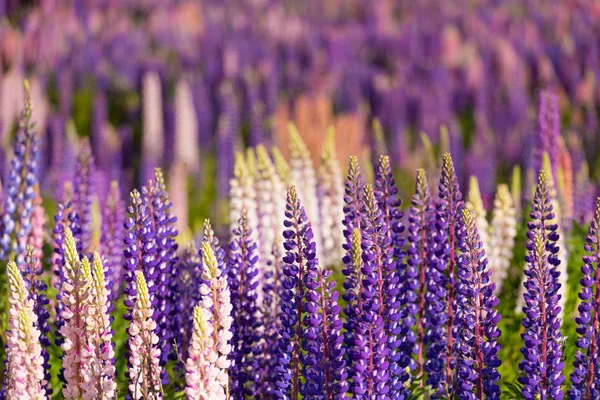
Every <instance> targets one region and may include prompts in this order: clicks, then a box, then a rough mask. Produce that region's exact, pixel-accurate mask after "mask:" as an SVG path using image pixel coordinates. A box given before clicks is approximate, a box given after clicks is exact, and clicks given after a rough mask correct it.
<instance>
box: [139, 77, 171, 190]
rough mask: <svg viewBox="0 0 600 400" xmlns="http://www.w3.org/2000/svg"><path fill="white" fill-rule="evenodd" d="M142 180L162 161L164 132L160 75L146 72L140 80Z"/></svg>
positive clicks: (150, 174)
mask: <svg viewBox="0 0 600 400" xmlns="http://www.w3.org/2000/svg"><path fill="white" fill-rule="evenodd" d="M142 113H143V128H142V129H143V133H144V134H143V135H142V141H143V142H142V172H141V176H142V181H143V182H145V181H146V180H148V179H150V177H151V176H152V173H153V171H154V168H156V167H158V166H160V165H161V164H162V162H163V152H164V150H163V149H164V143H165V132H164V122H163V102H162V93H161V84H160V76H159V75H158V73H156V72H147V73H146V74H145V75H144V77H143V80H142Z"/></svg>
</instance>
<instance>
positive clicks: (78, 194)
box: [73, 138, 96, 254]
mask: <svg viewBox="0 0 600 400" xmlns="http://www.w3.org/2000/svg"><path fill="white" fill-rule="evenodd" d="M94 173H95V167H94V156H93V155H92V146H91V145H90V141H89V138H85V139H84V140H83V141H82V143H81V150H80V151H79V156H78V157H77V172H76V174H75V182H74V183H75V191H74V198H73V206H74V207H75V211H77V213H78V214H79V222H80V224H81V242H82V245H83V249H84V252H85V254H87V253H88V252H89V251H90V250H91V246H92V229H93V228H92V225H93V221H92V207H93V203H94V201H95V199H96V192H95V185H94Z"/></svg>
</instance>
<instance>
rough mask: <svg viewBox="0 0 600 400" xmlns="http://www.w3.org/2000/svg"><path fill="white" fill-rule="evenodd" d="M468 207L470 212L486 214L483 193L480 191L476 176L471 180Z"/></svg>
mask: <svg viewBox="0 0 600 400" xmlns="http://www.w3.org/2000/svg"><path fill="white" fill-rule="evenodd" d="M467 207H469V210H471V211H473V212H476V213H482V212H483V213H485V209H484V208H483V200H482V199H481V191H480V190H479V181H478V180H477V177H476V176H473V175H471V177H470V178H469V193H468V196H467Z"/></svg>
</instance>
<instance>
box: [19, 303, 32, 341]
mask: <svg viewBox="0 0 600 400" xmlns="http://www.w3.org/2000/svg"><path fill="white" fill-rule="evenodd" d="M17 319H18V321H19V328H20V329H21V330H22V331H23V333H24V334H25V339H26V338H27V337H28V336H29V334H30V332H31V329H32V328H33V324H32V323H31V319H30V318H29V315H28V313H27V310H26V309H25V308H22V309H20V310H19V315H18V316H17Z"/></svg>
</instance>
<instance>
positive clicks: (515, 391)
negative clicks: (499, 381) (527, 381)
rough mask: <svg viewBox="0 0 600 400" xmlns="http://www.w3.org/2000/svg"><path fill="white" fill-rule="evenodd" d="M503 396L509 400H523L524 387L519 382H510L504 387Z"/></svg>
mask: <svg viewBox="0 0 600 400" xmlns="http://www.w3.org/2000/svg"><path fill="white" fill-rule="evenodd" d="M503 394H504V396H506V398H507V399H509V400H523V399H524V397H523V385H522V384H520V383H518V382H508V383H506V384H505V385H504V392H503Z"/></svg>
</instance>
